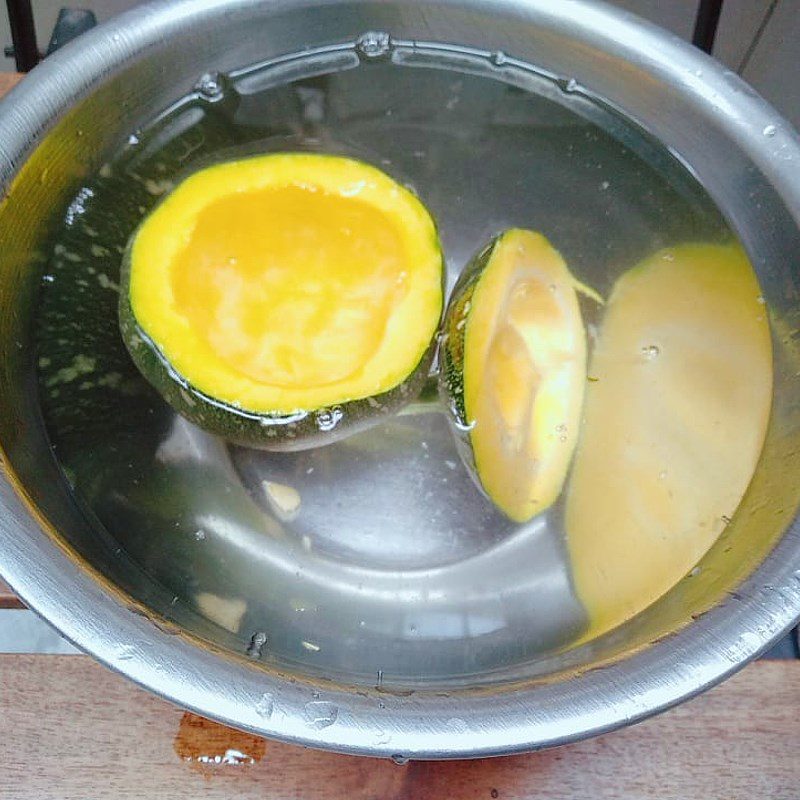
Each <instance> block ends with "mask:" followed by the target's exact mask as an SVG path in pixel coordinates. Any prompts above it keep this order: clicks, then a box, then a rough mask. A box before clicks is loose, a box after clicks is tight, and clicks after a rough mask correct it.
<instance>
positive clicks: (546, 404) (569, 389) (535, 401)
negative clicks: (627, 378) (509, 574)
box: [440, 229, 586, 522]
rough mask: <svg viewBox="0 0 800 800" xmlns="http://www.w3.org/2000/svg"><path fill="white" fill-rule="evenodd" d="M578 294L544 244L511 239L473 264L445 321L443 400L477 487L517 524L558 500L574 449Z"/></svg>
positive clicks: (578, 403) (582, 363) (582, 340)
mask: <svg viewBox="0 0 800 800" xmlns="http://www.w3.org/2000/svg"><path fill="white" fill-rule="evenodd" d="M576 286H580V285H579V284H577V282H576V281H575V279H574V278H573V276H572V275H571V274H570V271H569V269H567V266H566V264H565V263H564V259H563V258H562V257H561V256H560V254H559V253H558V252H557V251H556V250H555V249H554V248H553V247H552V246H551V245H550V243H549V242H548V241H547V239H545V237H544V236H542V235H541V234H538V233H534V232H532V231H527V230H519V229H512V230H508V231H506V232H505V233H503V234H501V235H500V236H498V237H497V238H496V239H495V240H494V241H493V242H492V243H491V245H490V246H489V247H488V248H486V249H485V250H484V251H482V252H481V253H479V254H478V255H477V256H476V257H475V259H474V261H473V262H472V264H471V265H470V266H469V267H468V268H467V270H466V271H465V273H464V275H463V276H462V279H461V280H460V282H459V284H458V286H457V287H456V289H455V291H454V294H453V297H452V299H451V301H450V305H449V307H448V310H447V313H446V316H445V326H444V332H445V339H444V343H443V348H442V371H441V373H440V391H441V393H442V395H443V398H444V400H445V402H446V403H447V404H448V406H449V408H450V409H451V412H452V416H453V419H454V421H455V425H456V427H457V428H458V429H459V430H460V431H461V432H463V433H465V434H466V436H465V437H462V439H461V441H462V443H464V444H465V445H466V460H467V463H468V464H471V465H472V466H473V467H474V474H476V477H477V481H478V483H479V485H480V486H481V487H482V488H483V489H484V491H485V492H486V494H487V495H488V496H489V498H490V499H491V500H492V501H493V502H494V503H495V504H496V505H497V506H498V508H500V509H501V510H502V511H503V512H504V513H505V514H506V515H507V516H508V517H510V518H511V519H512V520H515V521H517V522H524V521H526V520H529V519H530V518H531V517H533V516H535V515H536V514H538V513H540V512H542V511H544V510H545V509H546V508H547V507H548V506H549V505H551V504H552V503H553V501H554V500H555V499H556V498H557V497H558V495H559V493H560V491H561V487H562V485H563V483H564V479H565V478H566V475H567V470H568V469H569V464H570V459H571V458H572V453H573V450H574V449H575V444H576V442H577V437H578V427H579V424H580V415H581V407H582V404H583V394H584V386H585V383H586V337H585V332H584V326H583V321H582V318H581V312H580V307H579V305H578V299H577V296H576Z"/></svg>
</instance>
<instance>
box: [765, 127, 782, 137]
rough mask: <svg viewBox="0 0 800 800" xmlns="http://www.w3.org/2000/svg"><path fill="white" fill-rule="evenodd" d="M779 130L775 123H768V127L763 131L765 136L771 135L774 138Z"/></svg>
mask: <svg viewBox="0 0 800 800" xmlns="http://www.w3.org/2000/svg"><path fill="white" fill-rule="evenodd" d="M777 132H778V129H777V128H776V127H775V126H774V125H767V127H766V128H764V130H763V131H762V133H763V134H764V136H769V137H770V138H772V137H773V136H774V135H775V134H776V133H777Z"/></svg>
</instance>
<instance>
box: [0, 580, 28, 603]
mask: <svg viewBox="0 0 800 800" xmlns="http://www.w3.org/2000/svg"><path fill="white" fill-rule="evenodd" d="M24 607H25V606H23V605H22V603H21V602H20V599H19V598H18V597H17V596H16V595H15V594H14V592H12V591H11V587H10V586H9V585H8V584H7V583H4V582H3V580H2V579H1V578H0V608H24Z"/></svg>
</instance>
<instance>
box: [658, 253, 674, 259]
mask: <svg viewBox="0 0 800 800" xmlns="http://www.w3.org/2000/svg"><path fill="white" fill-rule="evenodd" d="M661 260H662V261H674V260H675V255H674V254H673V253H669V252H667V253H662V254H661Z"/></svg>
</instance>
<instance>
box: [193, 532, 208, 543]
mask: <svg viewBox="0 0 800 800" xmlns="http://www.w3.org/2000/svg"><path fill="white" fill-rule="evenodd" d="M194 538H195V539H197V541H198V542H202V541H203V539H205V538H206V532H205V531H204V530H198V531H195V532H194Z"/></svg>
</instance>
